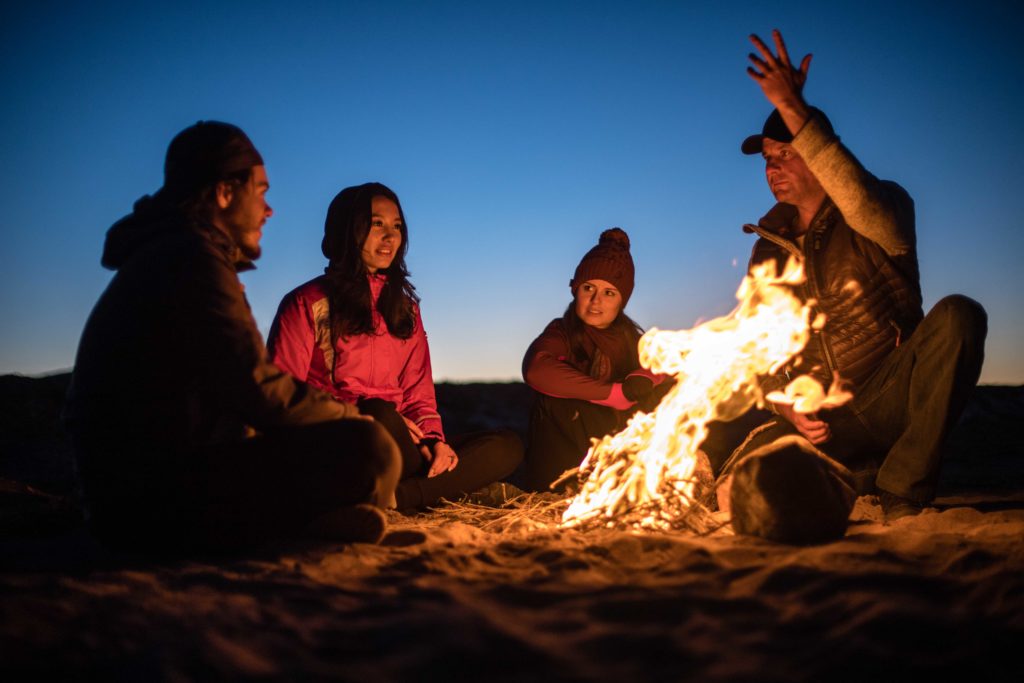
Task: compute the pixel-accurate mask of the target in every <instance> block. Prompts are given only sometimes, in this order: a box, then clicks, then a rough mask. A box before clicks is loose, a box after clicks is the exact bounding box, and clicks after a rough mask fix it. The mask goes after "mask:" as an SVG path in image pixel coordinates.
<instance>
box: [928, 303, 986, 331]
mask: <svg viewBox="0 0 1024 683" xmlns="http://www.w3.org/2000/svg"><path fill="white" fill-rule="evenodd" d="M928 315H929V316H936V317H937V318H938V319H939V321H940V323H941V325H942V326H943V327H944V328H945V329H947V330H949V332H950V333H951V334H952V335H955V337H956V338H960V339H965V338H966V339H984V338H985V336H986V334H987V333H988V314H987V313H986V312H985V309H984V308H983V307H982V305H981V304H979V303H978V302H977V301H975V300H974V299H972V298H970V297H967V296H964V295H962V294H952V295H950V296H947V297H944V298H942V299H940V300H939V301H938V302H937V303H936V304H935V306H934V307H932V310H931V311H930V312H929V313H928Z"/></svg>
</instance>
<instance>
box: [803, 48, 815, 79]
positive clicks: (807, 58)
mask: <svg viewBox="0 0 1024 683" xmlns="http://www.w3.org/2000/svg"><path fill="white" fill-rule="evenodd" d="M813 56H814V55H812V54H810V53H808V54H806V55H804V58H803V59H802V60H800V75H801V76H803V79H804V80H805V81H806V80H807V72H808V71H810V70H811V57H813Z"/></svg>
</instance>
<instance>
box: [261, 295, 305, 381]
mask: <svg viewBox="0 0 1024 683" xmlns="http://www.w3.org/2000/svg"><path fill="white" fill-rule="evenodd" d="M314 342H315V332H314V323H313V313H312V311H311V310H310V309H309V305H308V301H307V300H306V299H305V298H304V297H302V296H300V295H299V294H298V292H291V293H289V294H287V295H286V296H285V297H284V299H282V300H281V305H280V306H278V308H277V315H276V316H274V322H273V324H272V325H271V326H270V336H269V337H268V339H267V352H268V355H269V358H270V362H271V363H273V364H274V365H276V366H277V367H279V368H281V369H282V370H284V371H285V372H287V373H288V374H290V375H291V376H292V377H295V378H296V379H300V380H302V381H305V380H306V377H308V376H309V365H310V361H311V359H312V358H313V345H314Z"/></svg>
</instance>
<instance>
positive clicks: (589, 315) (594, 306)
mask: <svg viewBox="0 0 1024 683" xmlns="http://www.w3.org/2000/svg"><path fill="white" fill-rule="evenodd" d="M621 310H622V294H620V293H619V290H618V289H616V288H615V285H613V284H612V283H610V282H607V281H605V280H587V281H586V282H584V283H583V284H581V285H580V286H579V287H577V288H576V315H578V316H579V318H580V320H582V321H583V322H584V323H586V324H587V325H590V326H592V327H596V328H597V329H599V330H603V329H604V328H606V327H608V326H609V325H611V324H612V323H613V322H615V318H617V317H618V316H619V311H621Z"/></svg>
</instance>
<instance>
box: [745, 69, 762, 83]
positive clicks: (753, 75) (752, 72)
mask: <svg viewBox="0 0 1024 683" xmlns="http://www.w3.org/2000/svg"><path fill="white" fill-rule="evenodd" d="M747 74H748V75H749V76H750V77H751V78H753V79H754V80H755V81H763V80H764V79H765V75H764V74H763V73H761V72H760V71H758V70H757V69H755V68H754V67H752V66H748V67H747Z"/></svg>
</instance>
